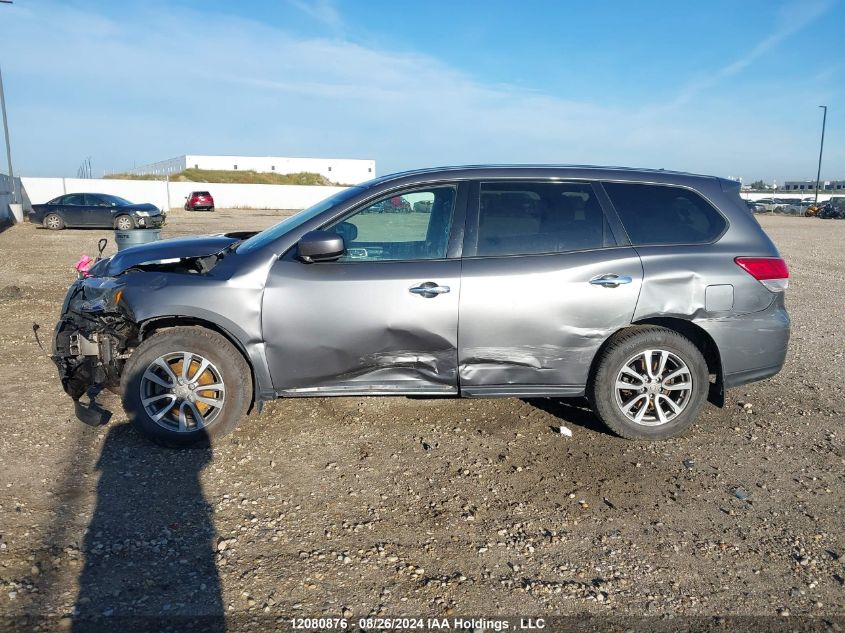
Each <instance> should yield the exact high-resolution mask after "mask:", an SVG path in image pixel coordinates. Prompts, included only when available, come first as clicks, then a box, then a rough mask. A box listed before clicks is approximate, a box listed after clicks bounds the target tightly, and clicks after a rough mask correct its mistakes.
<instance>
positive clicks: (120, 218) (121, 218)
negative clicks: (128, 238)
mask: <svg viewBox="0 0 845 633" xmlns="http://www.w3.org/2000/svg"><path fill="white" fill-rule="evenodd" d="M124 220H126V221H128V226H126V228H121V227H120V225H121V224H122V223H123V221H124ZM114 228H116V229H118V230H119V231H129V230H131V229H134V228H135V220H133V219H132V217H131V216H129V215H119V216H117V217H116V218H115V219H114Z"/></svg>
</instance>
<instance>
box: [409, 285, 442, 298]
mask: <svg viewBox="0 0 845 633" xmlns="http://www.w3.org/2000/svg"><path fill="white" fill-rule="evenodd" d="M449 290H451V288H449V286H439V285H437V284H436V283H434V282H433V281H426V282H425V283H423V284H420V285H419V286H414V287H413V288H409V289H408V292H410V293H411V294H415V295H420V296H421V297H426V298H427V299H432V298H434V297H436V296H437V295H444V294H446V293H447V292H449Z"/></svg>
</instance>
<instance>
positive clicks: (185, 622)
mask: <svg viewBox="0 0 845 633" xmlns="http://www.w3.org/2000/svg"><path fill="white" fill-rule="evenodd" d="M211 458H212V452H211V449H195V450H183V451H178V452H177V451H175V450H173V449H167V448H161V447H158V446H155V445H153V444H151V443H150V442H148V441H146V440H145V439H143V438H142V437H140V436H139V435H138V434H137V433H136V432H135V431H134V429H132V427H131V426H130V425H129V424H122V425H119V426H114V427H112V428H110V429H109V431H108V435H107V436H106V439H105V442H104V444H103V449H102V452H101V454H100V456H99V459H98V461H97V470H98V471H99V483H98V485H97V502H96V508H95V510H94V514H93V517H92V519H91V522H90V524H89V526H88V529H87V530H86V532H85V536H84V540H83V554H84V557H85V564H84V567H83V569H82V572H81V574H80V576H79V593H78V595H77V599H76V606H75V609H74V613H73V628H72V630H73V631H85V632H86V633H88V632H92V631H93V632H99V631H103V632H105V631H121V633H128V632H134V631H158V630H165V629H167V630H170V629H173V630H190V631H202V632H206V631H208V632H217V631H225V629H226V626H225V621H224V609H223V598H222V594H221V589H220V578H219V576H218V573H217V566H216V560H215V557H216V538H215V529H214V524H213V508H212V506H211V505H210V504H209V503H208V502H207V501H206V499H205V497H204V495H203V490H202V484H201V482H200V478H199V475H200V472H201V471H202V469H203V468H204V467H205V466H206V465H207V464H208V463H209V462H210V461H211Z"/></svg>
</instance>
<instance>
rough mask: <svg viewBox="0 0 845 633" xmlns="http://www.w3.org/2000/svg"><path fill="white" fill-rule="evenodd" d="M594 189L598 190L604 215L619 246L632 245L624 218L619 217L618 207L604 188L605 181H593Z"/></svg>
mask: <svg viewBox="0 0 845 633" xmlns="http://www.w3.org/2000/svg"><path fill="white" fill-rule="evenodd" d="M593 191H595V192H596V197H597V198H598V201H599V203H600V204H601V207H602V210H603V211H604V217H605V218H606V219H607V223H608V224H609V225H610V232H611V233H613V237H614V238H615V239H616V244H617V245H618V246H631V244H632V242H631V238H630V236H629V235H628V231H626V230H625V225H624V224H622V218H620V217H619V213H618V212H617V211H616V207H614V206H613V202H612V201H611V200H610V196H608V195H607V191H605V190H604V183H602V182H599V181H598V180H597V181H595V182H594V183H593Z"/></svg>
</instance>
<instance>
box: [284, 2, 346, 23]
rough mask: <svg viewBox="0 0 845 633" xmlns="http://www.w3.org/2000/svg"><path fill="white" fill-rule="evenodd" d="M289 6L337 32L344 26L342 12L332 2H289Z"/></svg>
mask: <svg viewBox="0 0 845 633" xmlns="http://www.w3.org/2000/svg"><path fill="white" fill-rule="evenodd" d="M287 1H288V4H289V5H290V6H292V7H294V8H295V9H298V10H299V11H302V12H303V13H305V14H306V15H308V16H310V17H311V18H313V19H315V20H317V21H318V22H320V23H322V24H324V25H325V26H327V27H329V28H331V29H333V30H335V31H337V30H340V28H341V27H342V26H343V19H342V18H341V15H340V11H338V10H337V7H336V6H335V4H334V2H332V0H287Z"/></svg>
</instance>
